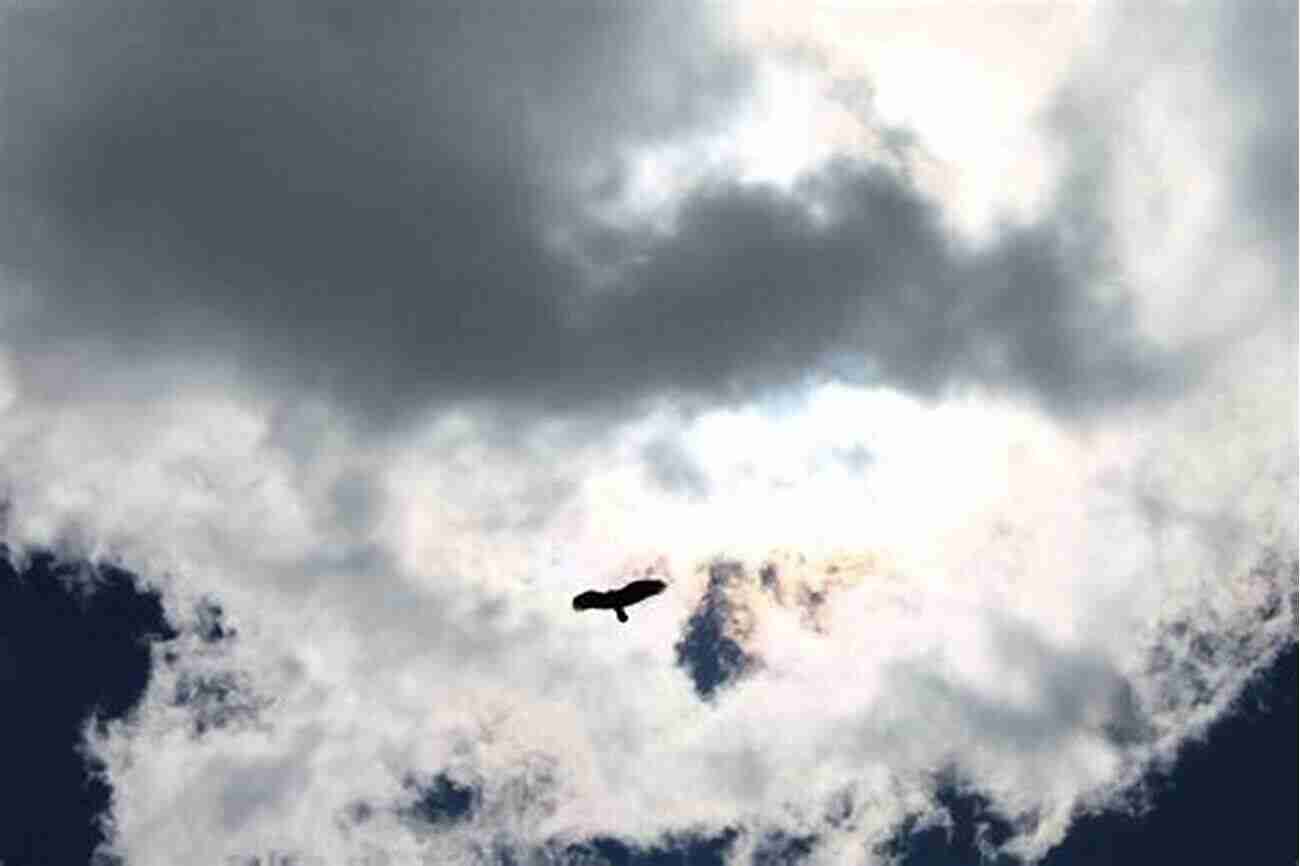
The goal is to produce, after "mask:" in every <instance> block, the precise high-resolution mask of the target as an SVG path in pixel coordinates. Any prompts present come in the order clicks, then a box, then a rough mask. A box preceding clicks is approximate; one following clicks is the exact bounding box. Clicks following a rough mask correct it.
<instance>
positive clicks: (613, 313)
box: [0, 0, 1187, 422]
mask: <svg viewBox="0 0 1300 866" xmlns="http://www.w3.org/2000/svg"><path fill="white" fill-rule="evenodd" d="M2 32H3V36H2V37H0V39H3V44H2V46H0V48H2V51H0V55H2V56H3V57H4V58H5V61H4V62H5V69H4V84H3V91H2V98H3V108H2V111H3V114H2V115H0V123H2V124H3V128H4V136H5V138H4V148H3V164H2V165H0V182H2V183H3V185H4V187H3V208H4V209H3V211H2V212H0V263H2V264H3V266H4V268H5V271H6V272H7V279H9V280H10V281H11V282H12V283H13V284H15V285H22V286H26V287H28V288H29V289H30V290H31V293H32V295H33V298H32V302H31V303H30V304H29V305H27V306H26V307H25V308H24V311H23V314H22V315H19V316H16V317H14V318H12V319H11V320H10V322H9V327H8V331H9V333H8V334H7V337H8V339H10V340H11V341H12V343H13V345H14V346H15V347H16V348H17V350H18V358H19V363H20V373H21V374H22V375H23V376H24V377H25V382H24V384H25V387H27V389H28V390H29V392H39V391H40V390H41V389H42V388H43V387H48V385H47V384H46V383H43V382H42V381H41V378H40V372H41V367H40V364H39V359H41V358H45V357H47V356H48V355H55V354H61V355H62V357H64V358H69V357H78V358H82V359H84V360H85V364H86V366H85V368H84V369H83V371H82V372H81V374H80V375H81V377H82V378H83V380H85V381H83V382H81V383H79V384H81V385H90V384H104V383H105V382H107V381H111V380H112V379H113V378H114V376H117V377H120V378H123V379H125V378H129V375H130V374H129V371H130V370H132V369H134V365H137V364H138V362H139V361H140V360H141V359H143V358H149V357H160V356H161V357H177V356H179V357H183V358H187V359H195V360H197V359H215V360H224V361H227V362H229V361H235V362H236V363H237V364H238V365H239V366H240V367H241V368H242V369H243V371H244V372H245V373H246V374H248V375H250V376H251V377H252V378H253V380H254V381H257V382H260V383H272V384H277V385H285V384H288V385H292V386H295V387H308V388H313V389H318V390H319V391H321V392H324V393H328V394H331V395H332V396H334V397H335V398H337V399H339V400H340V402H341V403H342V404H343V405H345V406H347V407H349V408H351V409H352V410H355V414H356V415H357V417H360V418H369V419H371V420H373V421H375V422H386V421H390V420H392V419H394V418H395V417H398V416H400V415H402V414H403V413H406V412H408V411H410V410H412V409H416V408H423V407H427V406H429V405H436V404H439V403H440V402H445V401H458V400H471V401H487V402H489V403H492V404H496V405H508V406H518V407H532V408H534V409H538V408H540V409H550V410H556V409H566V408H567V409H583V410H592V409H593V408H597V407H598V408H600V409H602V410H606V411H614V410H616V409H617V408H618V407H619V406H626V405H627V404H628V403H636V402H638V401H640V400H643V399H646V398H653V397H655V396H663V395H672V396H675V397H679V398H684V399H688V400H689V399H690V398H701V399H705V400H710V401H713V400H718V399H727V398H733V397H748V396H753V395H754V394H755V393H758V391H759V390H760V389H766V388H770V387H775V386H782V385H790V384H799V383H802V382H805V381H807V380H808V378H809V377H814V378H815V377H824V376H838V377H841V378H845V379H849V380H853V381H863V382H883V383H887V384H894V385H897V386H900V387H903V388H907V389H910V390H912V391H914V392H917V393H920V394H925V395H932V394H936V393H938V392H940V391H942V390H944V389H946V388H948V387H952V386H960V385H962V384H967V383H981V384H991V385H993V386H995V387H998V388H1001V389H1003V390H1009V391H1011V392H1013V393H1018V394H1020V395H1022V396H1029V397H1032V398H1035V399H1037V400H1040V401H1041V402H1043V403H1044V404H1045V405H1046V406H1047V407H1048V408H1049V409H1051V410H1053V411H1056V412H1058V413H1062V414H1066V415H1073V414H1079V413H1087V412H1089V411H1092V410H1095V409H1098V408H1102V407H1104V406H1106V405H1109V404H1110V403H1112V402H1115V401H1125V400H1128V399H1131V398H1133V397H1135V396H1138V395H1148V394H1150V393H1159V392H1162V391H1164V390H1166V389H1168V388H1170V387H1173V386H1176V383H1177V381H1178V380H1179V379H1180V377H1182V376H1184V375H1186V374H1187V370H1186V369H1185V363H1184V362H1185V359H1175V358H1171V357H1169V356H1167V355H1164V354H1162V353H1161V352H1159V351H1157V350H1156V349H1154V348H1153V347H1151V346H1148V345H1145V344H1144V343H1143V342H1142V341H1141V339H1139V338H1138V336H1137V335H1136V334H1135V333H1134V330H1133V327H1132V321H1131V315H1130V311H1129V310H1128V308H1127V307H1126V306H1125V304H1124V303H1123V302H1112V301H1104V302H1103V301H1101V300H1099V299H1097V297H1096V295H1095V294H1094V291H1093V289H1094V287H1095V285H1096V284H1097V283H1098V282H1099V281H1104V278H1105V276H1106V260H1107V259H1106V256H1107V250H1106V241H1105V235H1106V230H1105V226H1104V224H1103V223H1102V222H1101V221H1100V219H1099V216H1098V214H1097V213H1095V212H1094V209H1093V208H1091V207H1090V206H1089V205H1088V203H1087V201H1086V198H1084V199H1080V198H1077V197H1076V198H1074V199H1069V200H1067V198H1065V197H1063V199H1062V200H1061V201H1060V202H1059V203H1058V205H1057V206H1056V207H1055V208H1053V209H1052V210H1051V212H1050V213H1049V215H1048V216H1047V217H1045V218H1044V219H1043V220H1042V221H1041V222H1039V223H1037V224H1033V225H1027V226H1009V227H1007V228H1006V229H1005V231H1003V232H1002V233H1001V236H1000V238H999V239H998V240H997V241H996V242H994V243H992V244H991V245H987V246H984V247H980V248H972V247H968V246H965V245H963V244H961V243H959V242H958V241H956V240H955V239H954V238H953V237H951V236H950V235H949V234H948V232H947V231H946V230H945V228H944V227H943V226H942V224H941V219H940V216H941V214H940V211H939V209H938V207H937V205H936V204H935V203H933V202H931V201H929V200H928V199H926V198H925V197H923V196H922V195H920V194H919V193H918V192H917V190H916V189H915V188H913V186H912V185H911V184H910V182H909V181H908V180H907V179H906V178H904V177H901V176H900V175H898V174H897V173H895V172H892V171H889V170H886V169H884V168H880V167H873V166H871V165H867V164H864V163H858V162H848V161H842V162H839V163H836V164H833V165H829V166H826V167H824V168H823V169H821V170H819V171H817V172H816V173H814V174H813V175H812V176H809V177H807V178H805V180H804V181H803V182H802V183H801V185H800V186H799V188H797V189H796V190H794V191H793V192H782V191H778V190H775V189H771V188H766V187H761V186H752V185H749V186H746V185H740V184H738V183H735V182H731V181H727V180H725V179H715V180H714V181H712V182H709V183H706V184H704V185H702V186H699V187H697V188H696V189H694V190H693V191H692V192H690V193H689V194H688V196H687V198H686V199H685V201H684V202H683V203H682V205H681V209H680V213H679V214H678V218H677V220H676V222H675V226H674V228H673V229H672V230H671V231H669V232H667V233H658V234H656V233H651V232H649V231H643V230H637V229H630V228H629V229H610V228H608V227H606V228H603V229H599V230H598V229H597V228H596V227H595V226H594V224H592V223H590V221H588V220H585V219H584V218H583V217H582V216H581V214H582V213H584V212H585V211H584V208H585V207H586V206H587V205H589V204H591V203H593V202H595V201H597V200H599V199H601V198H602V197H608V196H612V195H615V194H617V193H618V191H619V190H620V189H622V187H623V184H624V182H625V180H626V177H625V175H624V174H622V172H621V169H620V167H619V163H618V162H617V160H615V159H613V155H616V154H618V153H619V152H621V149H625V148H627V147H631V146H634V145H636V144H638V143H646V142H655V141H667V140H672V139H673V138H674V137H677V136H679V135H681V134H686V133H689V132H692V131H699V130H702V129H706V128H709V126H710V124H714V123H717V122H720V121H721V119H723V118H725V117H726V116H727V113H728V111H730V110H731V109H732V108H734V107H736V106H738V105H741V104H743V101H744V94H745V93H746V90H747V88H748V87H749V82H750V80H751V79H750V77H749V75H748V66H747V61H746V60H745V59H744V58H741V57H738V56H736V55H735V54H734V53H733V52H729V51H725V50H722V49H721V48H719V47H718V45H717V44H715V42H714V41H713V40H712V37H711V36H710V33H709V28H708V26H707V23H706V22H702V21H700V20H699V16H698V15H696V14H689V10H687V9H685V8H680V9H678V8H672V7H664V8H658V9H656V11H653V12H651V11H646V9H644V8H643V7H642V6H641V5H640V4H591V5H589V6H588V5H585V4H578V3H563V4H558V5H557V6H554V7H551V6H548V7H547V11H546V13H545V14H542V13H541V12H539V11H538V10H537V8H535V7H534V6H532V4H512V3H501V4H492V5H491V6H489V7H483V6H480V5H479V4H463V5H462V4H433V5H431V6H429V7H428V8H425V6H424V5H423V4H415V3H410V2H404V0H392V2H383V3H376V4H366V5H365V6H364V7H358V6H355V5H354V4H348V5H344V4H332V3H315V4H298V3H293V2H287V0H277V2H271V3H257V4H253V3H246V2H235V3H226V4H207V3H198V2H181V3H174V2H168V3H162V2H159V0H119V2H117V3H114V4H109V5H107V6H106V5H103V4H90V5H88V4H76V3H58V2H53V3H45V4H39V5H26V6H20V7H18V8H16V9H12V10H10V11H8V12H7V13H5V26H4V29H3V31H2ZM602 165H603V166H604V170H605V176H606V180H605V182H603V183H602V184H598V185H597V188H596V189H595V191H594V192H593V191H592V190H590V189H587V190H585V191H579V189H578V186H577V185H576V184H575V183H570V182H568V181H569V180H570V179H572V178H574V177H576V176H577V174H576V173H577V172H578V171H579V169H590V168H592V166H602ZM1078 188H1079V185H1078V184H1076V185H1075V186H1074V187H1073V188H1071V187H1070V185H1068V184H1067V186H1066V190H1067V191H1069V190H1070V189H1073V190H1074V191H1076V192H1077V190H1078ZM1063 195H1064V194H1063ZM1071 195H1073V193H1071ZM814 211H817V212H818V213H819V214H820V215H821V216H814ZM561 228H563V229H566V230H568V231H569V235H570V237H576V238H578V239H579V241H578V244H577V246H578V249H580V251H581V253H580V255H579V256H575V255H572V254H570V253H562V252H560V251H558V250H557V249H556V248H555V247H554V246H553V245H550V244H548V243H547V241H546V238H547V237H548V232H551V231H553V230H556V229H561ZM570 252H572V250H570ZM578 258H581V259H582V260H583V262H585V264H586V265H591V264H593V263H594V264H596V265H598V266H599V267H600V268H602V269H604V272H605V273H607V274H614V275H615V276H614V278H613V279H612V282H610V283H609V284H608V285H602V286H601V287H600V288H599V289H597V288H596V287H595V286H594V285H593V284H592V283H591V280H590V279H589V277H588V276H587V275H588V274H589V273H590V272H591V269H590V268H588V267H585V266H580V265H579V262H578ZM70 350H75V351H70ZM92 370H93V371H94V372H93V374H92V373H91V372H90V371H92ZM74 384H78V383H73V382H67V381H65V382H64V383H63V387H72V386H73V385H74Z"/></svg>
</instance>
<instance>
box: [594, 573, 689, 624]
mask: <svg viewBox="0 0 1300 866" xmlns="http://www.w3.org/2000/svg"><path fill="white" fill-rule="evenodd" d="M667 587H668V584H666V583H664V582H663V581H662V580H634V581H632V582H631V583H629V584H628V585H627V586H625V587H623V588H621V589H612V590H610V591H609V592H600V591H599V590H595V589H589V590H587V591H586V592H580V593H578V594H577V595H575V596H574V597H573V609H574V610H612V611H614V613H615V614H616V615H617V616H618V621H619V622H627V611H626V610H624V608H627V607H630V606H632V605H634V604H636V603H637V602H641V601H645V600H646V599H647V598H649V597H650V596H652V595H658V594H659V593H661V592H663V591H664V590H665V589H666V588H667Z"/></svg>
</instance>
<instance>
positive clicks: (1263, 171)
mask: <svg viewBox="0 0 1300 866" xmlns="http://www.w3.org/2000/svg"><path fill="white" fill-rule="evenodd" d="M1215 23H1216V25H1217V26H1216V31H1215V32H1216V39H1215V49H1216V51H1217V56H1216V58H1215V60H1216V66H1217V68H1218V70H1219V73H1220V77H1221V79H1222V81H1223V86H1224V98H1225V102H1227V103H1229V104H1231V105H1232V106H1233V107H1234V111H1235V113H1236V114H1237V116H1239V117H1242V118H1244V120H1245V122H1244V123H1243V124H1242V125H1243V126H1245V130H1244V132H1245V141H1244V143H1243V146H1242V147H1241V148H1240V149H1239V150H1238V151H1237V153H1236V155H1235V160H1234V165H1233V167H1232V168H1233V175H1234V176H1233V181H1234V184H1233V190H1234V198H1235V201H1234V204H1235V207H1236V210H1237V216H1238V218H1239V219H1240V220H1242V221H1245V222H1246V223H1247V224H1249V225H1252V226H1253V227H1254V228H1255V232H1256V234H1257V237H1258V238H1259V239H1260V240H1261V241H1262V242H1263V243H1264V244H1265V245H1266V248H1271V250H1272V251H1273V252H1274V254H1275V255H1276V256H1277V259H1278V261H1279V262H1280V263H1281V264H1282V265H1283V267H1282V274H1281V279H1280V280H1279V283H1278V285H1279V289H1280V291H1279V296H1280V297H1281V299H1282V300H1283V301H1284V303H1286V304H1287V306H1288V307H1289V308H1290V309H1291V310H1294V309H1295V306H1296V300H1297V295H1296V279H1297V264H1296V260H1297V249H1296V239H1297V222H1296V211H1297V190H1298V189H1300V178H1298V177H1297V168H1296V166H1297V162H1300V157H1298V156H1297V147H1296V129H1297V115H1296V103H1297V101H1300V95H1298V94H1297V90H1296V87H1297V80H1298V79H1300V64H1298V63H1297V51H1296V38H1295V34H1296V27H1297V20H1296V4H1295V3H1293V2H1286V0H1278V2H1261V3H1230V2H1223V3H1220V4H1219V6H1218V18H1217V20H1216V22H1215ZM1291 318H1292V319H1294V316H1292V317H1291Z"/></svg>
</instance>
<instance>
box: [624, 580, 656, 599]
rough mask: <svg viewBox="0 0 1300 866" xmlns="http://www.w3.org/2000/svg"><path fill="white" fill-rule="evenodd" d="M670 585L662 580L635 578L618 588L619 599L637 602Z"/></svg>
mask: <svg viewBox="0 0 1300 866" xmlns="http://www.w3.org/2000/svg"><path fill="white" fill-rule="evenodd" d="M667 587H668V584H666V583H664V582H663V581H662V580H634V581H632V582H631V583H629V584H628V585H627V586H625V587H623V588H622V589H620V590H618V600H619V601H620V602H621V603H623V604H636V603H637V602H639V601H645V600H646V599H647V598H649V597H650V596H652V595H658V594H659V593H661V592H663V591H664V590H665V589H666V588H667Z"/></svg>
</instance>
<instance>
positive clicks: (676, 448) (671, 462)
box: [642, 438, 710, 499]
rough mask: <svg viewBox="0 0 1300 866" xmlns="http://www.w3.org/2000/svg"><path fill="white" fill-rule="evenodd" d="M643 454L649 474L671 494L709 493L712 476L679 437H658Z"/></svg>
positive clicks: (702, 495)
mask: <svg viewBox="0 0 1300 866" xmlns="http://www.w3.org/2000/svg"><path fill="white" fill-rule="evenodd" d="M642 457H643V458H644V460H645V467H646V472H647V474H648V475H649V476H650V478H651V479H652V480H653V481H654V482H655V483H656V484H658V485H659V486H660V487H662V488H663V489H664V490H667V491H668V492H669V493H675V494H679V495H682V496H685V497H687V498H689V499H703V498H705V497H707V496H708V495H709V488H710V484H709V476H708V475H707V474H706V473H705V471H704V469H703V468H702V467H701V466H700V465H699V464H698V463H697V462H696V461H695V460H694V459H693V458H692V457H691V455H690V454H688V453H686V449H685V448H683V447H682V445H681V443H680V442H678V441H677V440H675V439H670V438H660V439H656V440H654V441H653V442H651V443H650V444H649V445H647V446H646V447H645V450H644V451H643V452H642Z"/></svg>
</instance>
